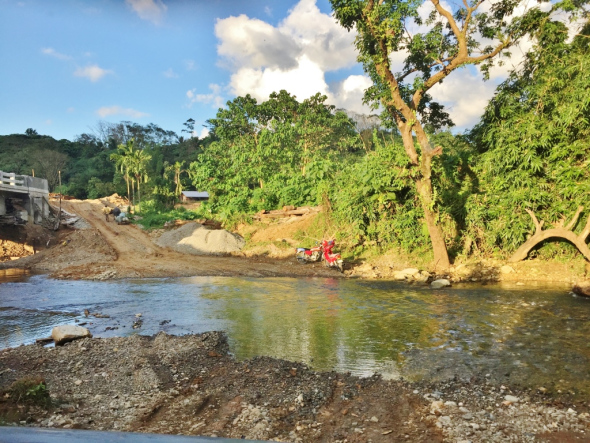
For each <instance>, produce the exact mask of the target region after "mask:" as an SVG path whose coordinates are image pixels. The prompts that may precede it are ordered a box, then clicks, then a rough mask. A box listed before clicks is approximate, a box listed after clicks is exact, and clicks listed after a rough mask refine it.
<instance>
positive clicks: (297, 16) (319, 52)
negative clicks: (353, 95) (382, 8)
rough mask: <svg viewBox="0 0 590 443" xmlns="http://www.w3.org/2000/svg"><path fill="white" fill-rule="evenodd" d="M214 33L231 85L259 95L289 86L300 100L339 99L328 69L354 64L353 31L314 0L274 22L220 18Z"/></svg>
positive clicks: (236, 91) (235, 90) (264, 96)
mask: <svg viewBox="0 0 590 443" xmlns="http://www.w3.org/2000/svg"><path fill="white" fill-rule="evenodd" d="M215 34H216V36H217V38H218V39H219V44H218V47H217V52H218V54H219V55H220V57H221V60H222V65H223V66H225V67H227V68H228V69H229V70H231V71H232V72H233V73H232V75H231V80H230V84H229V90H230V91H231V92H232V93H233V94H236V95H245V94H250V95H252V96H253V97H255V98H257V99H258V100H266V99H268V96H269V94H270V93H271V92H273V91H279V90H281V89H285V90H287V91H289V92H290V93H291V94H293V95H295V96H296V97H297V99H298V100H304V99H306V98H308V97H310V96H311V95H314V94H316V93H318V92H321V93H322V94H326V95H328V97H329V98H330V102H332V103H337V102H338V93H339V92H338V91H332V92H331V91H330V88H329V86H328V84H327V83H326V79H325V73H326V72H327V71H336V70H339V69H342V68H348V67H351V66H353V65H354V64H355V63H356V57H357V55H356V52H355V49H354V46H353V41H354V37H355V34H354V33H349V32H347V31H346V30H345V29H344V28H342V27H341V26H340V25H339V24H338V23H337V22H336V20H335V19H334V18H333V17H331V16H330V15H327V14H322V13H321V11H320V10H319V8H318V7H317V6H316V0H300V1H299V3H298V4H297V5H296V6H295V7H294V8H293V9H292V10H290V11H289V15H288V16H287V17H286V18H285V19H284V20H283V21H282V22H281V23H279V25H278V26H276V27H275V26H272V25H270V24H268V23H266V22H264V21H262V20H259V19H252V18H249V17H247V16H245V15H240V16H238V17H228V18H226V19H220V20H218V21H217V23H216V25H215ZM349 92H350V91H349ZM359 105H360V103H359Z"/></svg>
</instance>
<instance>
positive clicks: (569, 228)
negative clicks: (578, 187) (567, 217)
mask: <svg viewBox="0 0 590 443" xmlns="http://www.w3.org/2000/svg"><path fill="white" fill-rule="evenodd" d="M583 210H584V206H578V210H577V211H576V213H575V214H574V216H573V218H572V219H571V221H570V222H569V223H568V224H567V225H566V226H565V229H567V230H568V231H570V230H571V229H572V228H573V227H574V226H576V223H577V222H578V217H579V216H580V214H581V213H582V211H583Z"/></svg>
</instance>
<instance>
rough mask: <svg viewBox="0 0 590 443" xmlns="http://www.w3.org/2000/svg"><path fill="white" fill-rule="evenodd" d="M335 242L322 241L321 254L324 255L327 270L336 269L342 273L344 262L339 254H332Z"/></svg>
mask: <svg viewBox="0 0 590 443" xmlns="http://www.w3.org/2000/svg"><path fill="white" fill-rule="evenodd" d="M334 243H335V240H333V239H332V240H322V252H323V255H324V264H325V265H326V266H327V267H329V268H336V269H338V270H339V271H340V272H344V262H343V261H342V257H341V256H340V254H336V253H333V252H332V249H333V248H334Z"/></svg>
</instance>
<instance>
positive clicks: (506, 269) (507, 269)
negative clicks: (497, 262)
mask: <svg viewBox="0 0 590 443" xmlns="http://www.w3.org/2000/svg"><path fill="white" fill-rule="evenodd" d="M500 272H501V273H502V274H510V273H512V272H515V271H514V268H513V267H512V266H508V265H504V266H502V267H501V268H500Z"/></svg>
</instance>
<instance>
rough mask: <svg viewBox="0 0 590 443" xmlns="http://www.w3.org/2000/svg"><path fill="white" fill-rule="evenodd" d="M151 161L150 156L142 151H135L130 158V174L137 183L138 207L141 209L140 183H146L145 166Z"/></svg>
mask: <svg viewBox="0 0 590 443" xmlns="http://www.w3.org/2000/svg"><path fill="white" fill-rule="evenodd" d="M151 159H152V156H151V155H150V154H148V153H147V152H145V151H144V150H143V149H136V150H135V151H133V154H132V156H131V165H130V172H131V173H132V174H133V176H134V177H135V181H136V182H137V193H138V196H139V207H140V208H141V190H140V187H139V185H140V183H141V182H142V180H143V181H144V182H147V181H148V175H147V164H148V162H149V161H150V160H151Z"/></svg>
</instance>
